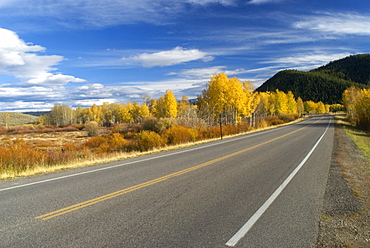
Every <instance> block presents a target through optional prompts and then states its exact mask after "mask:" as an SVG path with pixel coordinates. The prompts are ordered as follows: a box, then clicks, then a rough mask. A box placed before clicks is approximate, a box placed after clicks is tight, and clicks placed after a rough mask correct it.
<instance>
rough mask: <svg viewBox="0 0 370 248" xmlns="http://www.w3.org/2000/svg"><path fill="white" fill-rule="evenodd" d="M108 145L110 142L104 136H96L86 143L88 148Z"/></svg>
mask: <svg viewBox="0 0 370 248" xmlns="http://www.w3.org/2000/svg"><path fill="white" fill-rule="evenodd" d="M105 143H106V144H108V140H107V139H106V138H105V137H103V136H95V137H92V138H90V139H89V140H88V141H86V142H85V143H84V146H86V147H88V148H98V147H100V146H101V145H102V144H105Z"/></svg>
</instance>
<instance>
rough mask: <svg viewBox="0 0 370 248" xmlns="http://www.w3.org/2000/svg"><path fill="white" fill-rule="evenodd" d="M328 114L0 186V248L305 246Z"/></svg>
mask: <svg viewBox="0 0 370 248" xmlns="http://www.w3.org/2000/svg"><path fill="white" fill-rule="evenodd" d="M332 144H333V125H332V122H331V118H330V117H328V116H316V117H313V118H309V119H307V120H305V121H303V122H300V123H297V124H294V125H289V126H285V127H281V128H276V129H271V130H268V131H263V132H258V133H254V134H249V135H243V136H238V137H235V138H230V139H224V140H219V141H215V142H211V143H206V144H202V145H197V146H192V147H188V148H184V149H178V150H173V151H168V152H162V153H157V154H151V155H148V156H142V157H137V158H133V159H127V160H122V161H117V162H112V163H106V164H101V165H96V166H91V167H85V168H80V169H74V170H67V171H62V172H58V173H51V174H47V175H41V176H35V177H29V178H22V179H16V180H11V181H2V182H0V211H1V215H0V247H228V246H230V247H232V246H235V247H312V246H314V245H315V242H316V238H317V233H318V223H319V219H320V210H321V207H322V202H323V195H324V191H325V185H326V181H327V177H328V170H329V165H330V159H331V154H332Z"/></svg>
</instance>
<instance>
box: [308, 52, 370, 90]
mask: <svg viewBox="0 0 370 248" xmlns="http://www.w3.org/2000/svg"><path fill="white" fill-rule="evenodd" d="M312 71H315V72H323V73H325V74H330V75H333V76H336V77H339V78H342V79H345V80H348V81H353V82H356V83H359V84H365V85H370V54H359V55H352V56H349V57H346V58H344V59H340V60H336V61H334V62H330V63H329V64H327V65H325V66H321V67H319V68H317V69H315V70H312Z"/></svg>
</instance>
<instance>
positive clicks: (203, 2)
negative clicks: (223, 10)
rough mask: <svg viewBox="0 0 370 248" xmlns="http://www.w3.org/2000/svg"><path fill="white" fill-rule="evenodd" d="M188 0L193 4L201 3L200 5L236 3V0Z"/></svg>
mask: <svg viewBox="0 0 370 248" xmlns="http://www.w3.org/2000/svg"><path fill="white" fill-rule="evenodd" d="M187 2H189V3H191V4H195V5H196V4H199V5H207V4H214V3H218V4H222V5H225V6H229V5H235V2H236V1H235V0H187Z"/></svg>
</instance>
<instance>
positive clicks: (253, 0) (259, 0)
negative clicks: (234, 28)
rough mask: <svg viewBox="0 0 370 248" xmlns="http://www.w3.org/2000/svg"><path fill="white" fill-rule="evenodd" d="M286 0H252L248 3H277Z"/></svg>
mask: <svg viewBox="0 0 370 248" xmlns="http://www.w3.org/2000/svg"><path fill="white" fill-rule="evenodd" d="M282 1H284V0H251V1H249V2H248V3H249V4H264V3H277V2H282Z"/></svg>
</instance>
